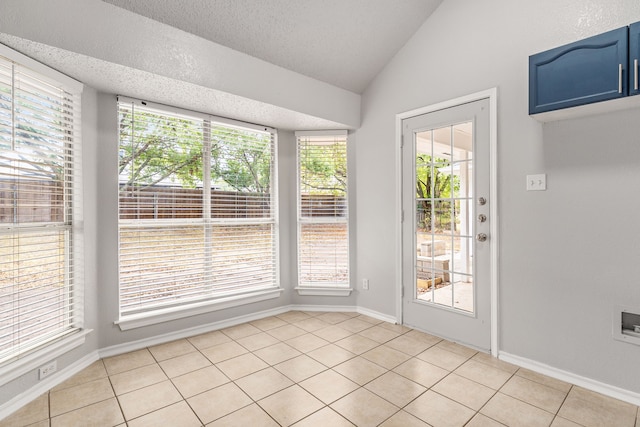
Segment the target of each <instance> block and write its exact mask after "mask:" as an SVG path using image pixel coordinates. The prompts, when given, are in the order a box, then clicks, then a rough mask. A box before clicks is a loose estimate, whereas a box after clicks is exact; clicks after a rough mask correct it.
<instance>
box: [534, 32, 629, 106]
mask: <svg viewBox="0 0 640 427" xmlns="http://www.w3.org/2000/svg"><path fill="white" fill-rule="evenodd" d="M628 33H629V31H628V27H623V28H620V29H617V30H613V31H609V32H607V33H604V34H600V35H597V36H594V37H590V38H588V39H584V40H580V41H577V42H575V43H571V44H568V45H565V46H561V47H558V48H555V49H551V50H548V51H546V52H541V53H538V54H536V55H532V56H530V57H529V114H536V113H543V112H545V111H552V110H558V109H561V108H567V107H575V106H577V105H583V104H590V103H592V102H599V101H605V100H608V99H615V98H620V97H623V96H626V95H627V84H628V81H627V78H628V77H627V70H628V68H627V67H628V65H627V64H628V62H627V59H628Z"/></svg>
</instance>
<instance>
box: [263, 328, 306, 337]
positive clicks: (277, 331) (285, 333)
mask: <svg viewBox="0 0 640 427" xmlns="http://www.w3.org/2000/svg"><path fill="white" fill-rule="evenodd" d="M267 333H268V334H269V335H271V336H273V337H275V338H277V339H279V340H280V341H287V340H290V339H291V338H295V337H299V336H300V335H304V334H306V333H307V331H305V330H304V329H301V328H298V327H297V326H294V325H284V326H280V327H278V328H274V329H269V330H268V331H267Z"/></svg>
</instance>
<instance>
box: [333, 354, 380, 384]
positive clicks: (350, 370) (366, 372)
mask: <svg viewBox="0 0 640 427" xmlns="http://www.w3.org/2000/svg"><path fill="white" fill-rule="evenodd" d="M333 370H334V371H336V372H338V373H340V374H341V375H343V376H345V377H347V378H349V379H350V380H351V381H354V382H355V383H357V384H359V385H365V384H366V383H368V382H369V381H372V380H374V379H376V378H378V377H379V376H380V375H382V374H384V373H385V372H387V370H386V369H385V368H383V367H382V366H380V365H376V364H375V363H373V362H371V361H369V360H367V359H365V358H363V357H360V356H358V357H355V358H353V359H351V360H347V361H346V362H344V363H341V364H339V365H337V366H334V367H333Z"/></svg>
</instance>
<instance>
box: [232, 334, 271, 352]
mask: <svg viewBox="0 0 640 427" xmlns="http://www.w3.org/2000/svg"><path fill="white" fill-rule="evenodd" d="M236 342H237V343H238V344H240V345H241V346H243V347H244V348H246V349H247V350H249V351H256V350H260V349H261V348H265V347H268V346H270V345H273V344H277V343H279V342H280V341H279V340H278V339H277V338H274V337H272V336H271V335H269V334H268V333H266V332H260V333H259V334H255V335H251V336H248V337H244V338H240V339H239V340H237V341H236Z"/></svg>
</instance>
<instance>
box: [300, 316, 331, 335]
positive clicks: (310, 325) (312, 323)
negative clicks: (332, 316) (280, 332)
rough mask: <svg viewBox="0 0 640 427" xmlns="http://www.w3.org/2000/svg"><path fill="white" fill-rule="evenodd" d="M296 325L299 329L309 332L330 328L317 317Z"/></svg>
mask: <svg viewBox="0 0 640 427" xmlns="http://www.w3.org/2000/svg"><path fill="white" fill-rule="evenodd" d="M295 325H296V326H297V327H298V328H300V329H304V330H305V331H307V332H313V331H317V330H318V329H322V328H326V327H328V326H330V324H329V323H327V322H324V321H322V320H320V319H316V318H315V317H310V318H308V319H304V320H301V321H299V322H296V323H295Z"/></svg>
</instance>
